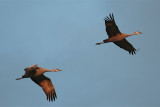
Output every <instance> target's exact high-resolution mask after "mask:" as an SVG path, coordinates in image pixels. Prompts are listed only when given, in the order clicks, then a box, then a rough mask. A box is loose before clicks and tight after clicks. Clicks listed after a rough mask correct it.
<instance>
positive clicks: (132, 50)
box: [114, 39, 136, 55]
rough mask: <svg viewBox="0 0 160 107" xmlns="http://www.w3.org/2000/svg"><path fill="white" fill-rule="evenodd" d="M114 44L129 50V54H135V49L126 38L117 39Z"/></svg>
mask: <svg viewBox="0 0 160 107" xmlns="http://www.w3.org/2000/svg"><path fill="white" fill-rule="evenodd" d="M114 44H116V45H117V46H119V47H120V48H122V49H124V50H126V51H128V52H129V54H132V55H133V54H136V49H135V48H134V47H133V46H132V45H131V44H130V43H129V42H128V41H127V40H126V39H123V40H121V41H117V42H114Z"/></svg>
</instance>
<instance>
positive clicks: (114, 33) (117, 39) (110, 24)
mask: <svg viewBox="0 0 160 107" xmlns="http://www.w3.org/2000/svg"><path fill="white" fill-rule="evenodd" d="M109 16H110V17H108V16H107V17H106V18H105V25H106V32H107V34H108V36H109V38H108V39H105V40H103V42H99V43H96V45H100V44H104V43H108V42H113V43H114V44H116V45H117V46H119V47H120V48H122V49H124V50H126V51H128V52H129V53H130V54H132V55H133V54H135V53H136V49H135V48H134V47H133V46H132V45H131V44H130V43H129V42H128V41H127V40H126V39H125V38H126V37H129V36H132V35H137V34H143V33H141V32H138V31H137V32H134V33H132V34H125V33H121V32H120V30H119V28H118V26H117V25H116V23H115V20H114V16H113V14H110V15H109Z"/></svg>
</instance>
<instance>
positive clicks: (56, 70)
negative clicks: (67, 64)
mask: <svg viewBox="0 0 160 107" xmlns="http://www.w3.org/2000/svg"><path fill="white" fill-rule="evenodd" d="M58 71H62V70H60V69H54V72H58Z"/></svg>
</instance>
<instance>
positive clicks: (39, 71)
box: [16, 64, 62, 102]
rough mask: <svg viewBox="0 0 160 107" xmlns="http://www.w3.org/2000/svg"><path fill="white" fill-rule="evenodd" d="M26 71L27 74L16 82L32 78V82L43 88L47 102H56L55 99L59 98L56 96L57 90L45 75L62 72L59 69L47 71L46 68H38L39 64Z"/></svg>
mask: <svg viewBox="0 0 160 107" xmlns="http://www.w3.org/2000/svg"><path fill="white" fill-rule="evenodd" d="M24 70H25V74H24V75H23V76H22V77H21V78H17V79H16V80H20V79H23V78H30V79H31V80H32V81H34V82H35V83H36V84H38V85H39V86H40V87H42V89H43V91H44V93H45V94H46V97H47V100H49V102H50V101H52V102H53V100H54V101H55V99H56V98H57V95H56V91H55V88H54V86H53V84H52V81H51V79H50V78H48V77H46V76H45V75H44V73H45V72H52V71H53V72H58V71H62V70H59V69H52V70H50V69H45V68H41V67H38V64H35V65H31V66H29V67H27V68H25V69H24Z"/></svg>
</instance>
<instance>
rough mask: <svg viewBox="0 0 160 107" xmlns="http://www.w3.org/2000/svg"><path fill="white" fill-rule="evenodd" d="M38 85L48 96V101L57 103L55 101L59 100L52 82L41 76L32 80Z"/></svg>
mask: <svg viewBox="0 0 160 107" xmlns="http://www.w3.org/2000/svg"><path fill="white" fill-rule="evenodd" d="M31 79H32V80H33V81H34V82H35V83H36V84H38V85H39V86H40V87H42V89H43V91H44V92H45V94H46V96H47V100H49V101H52V102H53V100H54V101H55V99H56V98H57V95H56V92H55V88H54V86H53V84H52V81H51V80H50V79H49V78H48V77H46V76H44V75H40V76H37V77H34V78H31Z"/></svg>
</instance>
